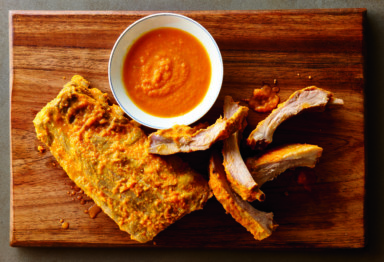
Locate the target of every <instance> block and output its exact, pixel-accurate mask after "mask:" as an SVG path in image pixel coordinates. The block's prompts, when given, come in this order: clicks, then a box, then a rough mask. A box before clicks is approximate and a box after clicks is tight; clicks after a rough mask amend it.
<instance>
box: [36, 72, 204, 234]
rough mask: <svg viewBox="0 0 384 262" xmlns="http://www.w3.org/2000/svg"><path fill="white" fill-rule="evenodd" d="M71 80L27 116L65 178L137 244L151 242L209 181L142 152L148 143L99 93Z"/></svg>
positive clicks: (199, 203)
mask: <svg viewBox="0 0 384 262" xmlns="http://www.w3.org/2000/svg"><path fill="white" fill-rule="evenodd" d="M88 86H89V82H88V81H87V80H85V79H84V78H83V77H81V76H74V77H73V78H72V80H71V81H70V82H69V83H67V84H66V85H65V86H64V88H63V89H62V90H61V92H60V93H59V95H58V96H57V97H56V98H55V99H53V100H52V101H51V102H49V103H48V104H47V105H46V106H45V107H44V108H43V109H42V110H41V111H40V112H39V113H38V114H37V116H36V118H35V119H34V121H33V122H34V125H35V128H36V133H37V137H38V139H40V140H41V141H43V142H44V143H45V144H46V145H47V146H48V147H49V148H50V151H51V153H52V155H53V156H54V157H55V158H56V159H57V161H58V162H59V164H60V165H61V166H62V168H63V169H64V170H65V171H66V173H67V174H68V176H69V177H70V178H71V180H73V181H74V182H75V183H76V185H77V186H79V187H80V188H81V189H82V190H83V191H84V193H86V194H87V195H88V196H89V197H91V198H92V199H93V200H94V202H95V203H96V204H97V205H98V206H99V207H101V209H102V210H103V211H104V212H105V213H106V214H107V215H108V216H110V217H111V218H112V219H113V220H114V221H115V222H116V223H117V224H118V226H119V227H120V229H121V230H123V231H126V232H128V233H129V234H130V235H131V238H132V239H135V240H137V241H139V242H147V241H150V240H152V239H153V238H154V237H155V236H156V235H157V234H158V233H159V232H160V231H162V230H163V229H165V228H166V227H167V226H169V225H170V224H172V223H173V222H175V221H176V220H178V219H180V218H181V217H183V216H184V215H186V214H188V213H190V212H192V211H194V210H197V209H201V208H202V207H203V205H204V204H205V202H206V201H207V199H208V198H209V197H210V196H211V191H210V189H209V186H208V183H207V182H206V181H205V180H204V179H203V178H202V176H201V175H200V174H198V173H196V172H194V171H193V170H192V169H191V168H190V167H189V166H188V165H187V164H186V163H184V162H182V161H181V160H180V159H179V158H176V157H167V158H162V157H160V156H156V155H152V154H150V153H149V152H148V138H147V136H146V135H145V134H144V132H143V131H142V130H141V129H140V128H139V127H138V126H137V125H136V124H135V123H134V122H132V121H129V120H128V119H127V118H126V117H125V116H124V113H123V111H122V110H121V109H120V107H118V106H117V105H112V104H111V103H110V102H109V100H108V97H107V95H106V94H104V93H102V92H101V91H100V90H98V89H96V88H88Z"/></svg>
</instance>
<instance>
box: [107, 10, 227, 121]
mask: <svg viewBox="0 0 384 262" xmlns="http://www.w3.org/2000/svg"><path fill="white" fill-rule="evenodd" d="M160 27H173V28H178V29H181V30H184V31H186V32H188V33H190V34H192V35H194V36H195V37H196V38H197V39H199V40H200V42H201V43H202V44H203V46H204V47H205V49H206V51H207V53H208V55H209V59H210V61H211V69H212V76H211V82H210V85H209V88H208V91H207V94H206V95H205V97H204V99H203V100H202V102H201V103H200V104H199V105H198V106H196V107H195V108H194V109H193V110H192V111H190V112H188V113H186V114H185V115H182V116H177V117H169V118H165V117H157V116H153V115H150V114H148V113H146V112H144V111H143V110H141V109H140V108H139V107H137V106H136V105H135V104H134V103H133V102H132V100H131V99H130V97H129V96H128V95H127V93H126V89H125V87H124V83H123V65H124V59H125V56H126V55H127V53H128V51H129V49H130V48H131V46H132V45H133V44H134V43H135V41H136V40H137V39H138V38H139V37H140V36H142V35H143V34H145V33H147V32H149V31H151V30H154V29H157V28H160ZM108 76H109V84H110V86H111V90H112V93H113V95H114V97H115V99H116V101H117V103H118V104H119V105H120V107H121V108H122V109H123V110H124V112H125V113H127V114H128V115H129V116H130V117H131V118H132V119H134V120H136V121H137V122H139V123H141V124H142V125H145V126H148V127H151V128H154V129H164V128H170V127H172V126H173V125H175V124H179V125H181V124H184V125H189V124H192V123H193V122H195V121H197V120H198V119H200V118H201V117H202V116H204V115H205V114H206V113H207V112H208V111H209V109H210V108H211V107H212V105H213V104H214V103H215V101H216V99H217V97H218V95H219V93H220V89H221V85H222V81H223V61H222V58H221V53H220V50H219V48H218V46H217V44H216V42H215V40H214V39H213V37H212V36H211V35H210V34H209V32H208V31H207V30H206V29H205V28H204V27H203V26H202V25H200V24H199V23H197V22H196V21H194V20H192V19H191V18H188V17H186V16H182V15H179V14H173V13H158V14H154V15H149V16H146V17H144V18H142V19H140V20H138V21H136V22H134V23H133V24H131V25H130V26H129V27H128V28H127V29H125V31H124V32H123V33H122V34H121V35H120V37H119V38H118V39H117V41H116V43H115V45H114V47H113V49H112V52H111V56H110V59H109V65H108Z"/></svg>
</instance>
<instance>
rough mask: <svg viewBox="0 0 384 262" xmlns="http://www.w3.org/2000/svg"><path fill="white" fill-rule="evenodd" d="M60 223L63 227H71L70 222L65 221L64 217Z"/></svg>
mask: <svg viewBox="0 0 384 262" xmlns="http://www.w3.org/2000/svg"><path fill="white" fill-rule="evenodd" d="M60 224H61V228H62V229H68V228H69V223H68V222H65V221H64V219H62V218H61V219H60Z"/></svg>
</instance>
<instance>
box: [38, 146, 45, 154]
mask: <svg viewBox="0 0 384 262" xmlns="http://www.w3.org/2000/svg"><path fill="white" fill-rule="evenodd" d="M37 151H39V152H40V153H44V152H45V148H44V147H43V146H37Z"/></svg>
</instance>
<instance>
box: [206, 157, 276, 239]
mask: <svg viewBox="0 0 384 262" xmlns="http://www.w3.org/2000/svg"><path fill="white" fill-rule="evenodd" d="M209 173H210V175H209V182H208V184H209V186H210V187H211V189H212V191H213V194H214V195H215V197H216V199H217V200H218V201H219V202H220V203H221V204H222V205H223V207H224V209H225V210H226V211H227V212H228V213H229V214H231V216H232V217H233V218H234V219H235V220H236V221H237V222H239V223H240V224H241V225H242V226H244V227H245V228H246V229H247V230H248V231H249V232H251V233H252V235H253V236H254V237H255V239H257V240H262V239H264V238H267V237H269V236H270V235H271V234H272V231H274V230H275V229H276V227H277V225H276V224H275V223H274V222H273V213H266V212H263V211H259V210H257V209H255V208H254V207H253V206H252V205H251V204H249V203H248V202H246V201H244V200H243V199H241V198H240V197H239V196H238V195H236V194H235V193H234V192H233V191H232V189H231V187H230V185H229V184H228V181H227V179H226V177H225V172H224V169H223V165H222V164H221V159H220V158H219V156H218V154H217V153H216V154H215V153H213V154H212V156H211V158H210V162H209Z"/></svg>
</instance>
